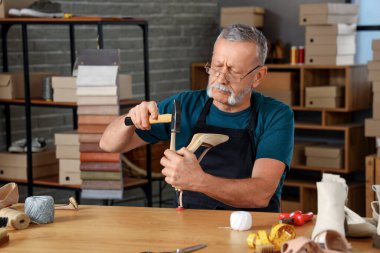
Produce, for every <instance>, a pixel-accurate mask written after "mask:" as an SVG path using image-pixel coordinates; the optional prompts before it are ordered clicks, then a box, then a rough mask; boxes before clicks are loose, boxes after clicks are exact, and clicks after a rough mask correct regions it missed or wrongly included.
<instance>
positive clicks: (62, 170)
mask: <svg viewBox="0 0 380 253" xmlns="http://www.w3.org/2000/svg"><path fill="white" fill-rule="evenodd" d="M79 167H80V160H68V159H60V160H59V183H60V184H81V183H82V179H80V170H79Z"/></svg>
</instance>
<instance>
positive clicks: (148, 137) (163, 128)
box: [135, 95, 177, 143]
mask: <svg viewBox="0 0 380 253" xmlns="http://www.w3.org/2000/svg"><path fill="white" fill-rule="evenodd" d="M174 99H177V95H175V96H172V97H169V98H167V99H165V100H163V101H161V102H159V103H158V104H157V107H158V112H159V114H166V113H169V114H171V113H172V110H173V100H174ZM135 132H136V134H137V135H138V136H139V137H140V138H141V139H143V140H144V141H146V142H148V143H157V142H159V141H164V140H169V139H170V124H167V123H165V124H164V123H159V124H152V125H151V129H150V130H140V129H136V131H135Z"/></svg>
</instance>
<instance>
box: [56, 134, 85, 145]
mask: <svg viewBox="0 0 380 253" xmlns="http://www.w3.org/2000/svg"><path fill="white" fill-rule="evenodd" d="M54 139H55V145H69V146H71V145H72V146H79V137H78V133H77V132H76V131H68V132H62V133H56V134H55V135H54Z"/></svg>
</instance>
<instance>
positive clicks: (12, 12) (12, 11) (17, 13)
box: [8, 9, 21, 17]
mask: <svg viewBox="0 0 380 253" xmlns="http://www.w3.org/2000/svg"><path fill="white" fill-rule="evenodd" d="M8 15H11V16H17V17H19V16H21V11H20V10H17V9H9V11H8Z"/></svg>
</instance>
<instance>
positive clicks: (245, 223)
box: [230, 211, 252, 231]
mask: <svg viewBox="0 0 380 253" xmlns="http://www.w3.org/2000/svg"><path fill="white" fill-rule="evenodd" d="M230 226H231V228H232V229H233V230H238V231H244V230H249V229H251V227H252V216H251V214H250V213H249V212H245V211H236V212H232V213H231V216H230Z"/></svg>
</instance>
